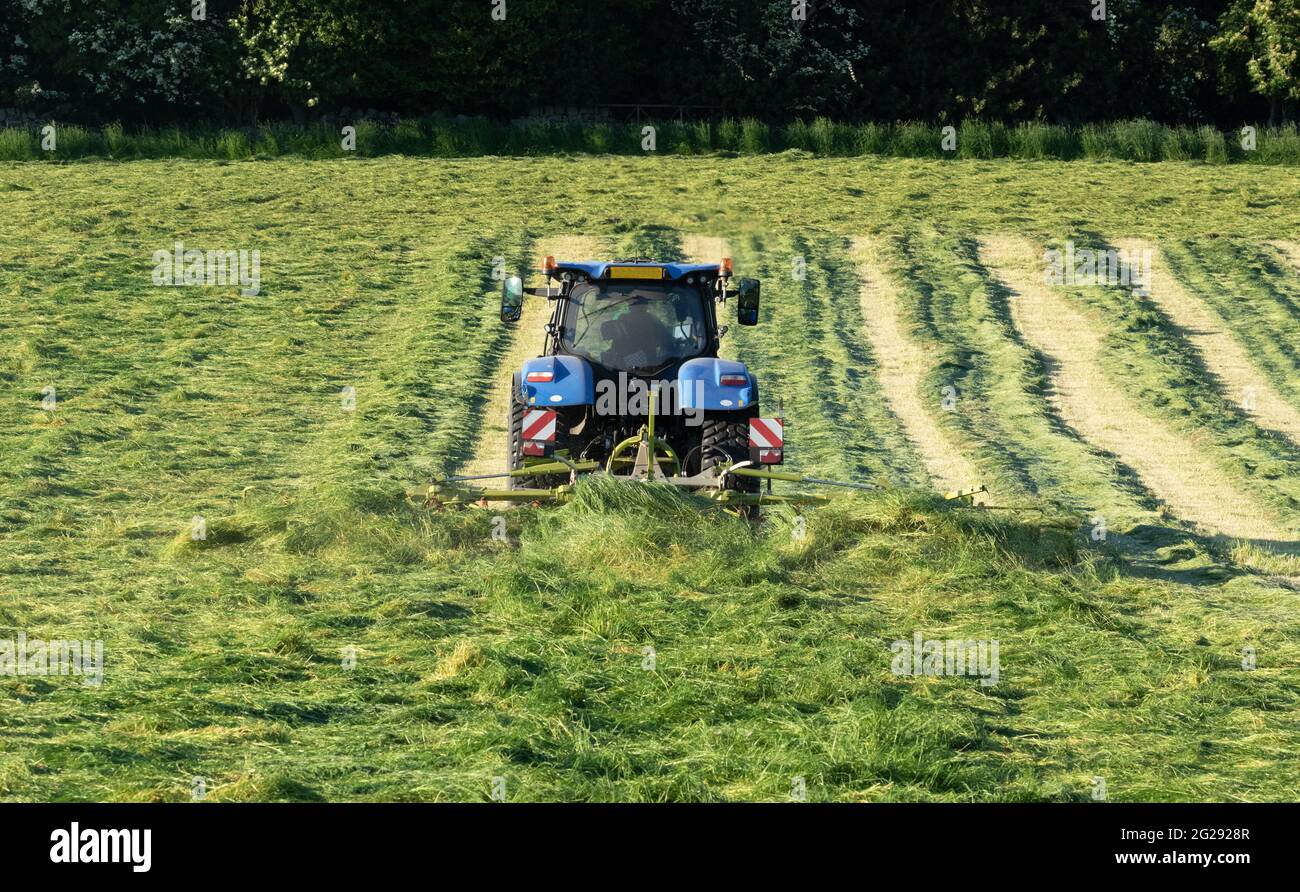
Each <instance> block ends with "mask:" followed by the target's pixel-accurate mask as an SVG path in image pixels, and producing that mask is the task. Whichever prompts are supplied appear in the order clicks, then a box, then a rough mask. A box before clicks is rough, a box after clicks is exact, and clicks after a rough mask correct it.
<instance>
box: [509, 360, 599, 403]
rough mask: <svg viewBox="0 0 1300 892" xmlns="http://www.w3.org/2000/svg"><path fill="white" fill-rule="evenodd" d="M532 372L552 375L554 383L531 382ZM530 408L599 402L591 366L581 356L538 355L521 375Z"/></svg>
mask: <svg viewBox="0 0 1300 892" xmlns="http://www.w3.org/2000/svg"><path fill="white" fill-rule="evenodd" d="M530 372H540V373H542V374H545V373H548V372H549V373H550V375H551V380H550V381H529V380H528V374H529V373H530ZM519 380H520V382H521V383H522V386H523V397H524V403H525V404H526V405H529V406H538V407H540V406H589V405H591V404H592V403H593V402H595V399H596V392H595V385H594V384H593V383H592V376H591V366H589V365H588V364H587V361H586V360H585V359H583V358H581V357H579V356H538V357H537V358H535V359H530V360H528V361H527V362H525V363H524V365H523V368H521V369H520V372H519Z"/></svg>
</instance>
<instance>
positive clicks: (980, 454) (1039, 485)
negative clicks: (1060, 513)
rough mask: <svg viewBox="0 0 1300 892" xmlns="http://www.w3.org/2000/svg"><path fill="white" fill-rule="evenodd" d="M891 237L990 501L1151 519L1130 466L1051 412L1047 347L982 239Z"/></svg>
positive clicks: (910, 305)
mask: <svg viewBox="0 0 1300 892" xmlns="http://www.w3.org/2000/svg"><path fill="white" fill-rule="evenodd" d="M890 244H891V246H892V254H893V256H894V258H895V265H894V267H893V269H892V270H891V272H892V274H893V275H894V277H895V281H896V283H897V285H898V288H899V292H900V294H901V295H903V296H904V298H905V299H904V300H903V301H901V304H902V306H903V307H904V310H905V312H906V314H907V318H908V319H909V321H910V322H911V325H912V333H913V335H914V337H915V338H916V339H917V340H918V342H919V343H920V344H921V345H922V346H923V347H924V348H925V349H926V351H927V353H928V354H929V355H930V356H932V357H933V368H932V370H931V372H930V373H929V375H928V377H927V378H926V382H925V388H926V391H927V393H928V394H929V395H930V399H931V401H932V405H933V407H934V410H935V413H936V416H937V417H938V418H939V420H940V423H941V424H942V425H944V427H945V428H946V429H947V430H948V431H949V433H950V435H951V436H952V438H953V441H954V442H955V443H957V444H960V446H961V447H962V448H963V450H964V451H965V452H966V453H967V454H968V455H970V456H971V457H972V458H973V460H974V461H975V463H976V464H977V465H978V467H979V468H980V470H981V472H982V473H984V474H985V475H986V476H985V480H984V482H985V483H986V484H987V485H988V486H989V488H990V490H991V491H992V492H993V497H992V498H991V499H990V501H991V502H992V503H994V504H1025V503H1029V504H1045V505H1050V506H1054V507H1056V508H1058V509H1060V510H1064V511H1068V512H1071V513H1072V514H1074V515H1076V516H1077V519H1078V523H1079V528H1080V529H1081V530H1083V529H1085V521H1090V519H1091V518H1092V517H1093V516H1095V515H1097V514H1100V515H1102V516H1103V517H1105V518H1106V519H1107V521H1108V523H1110V524H1111V526H1112V527H1115V528H1119V527H1122V526H1123V525H1131V524H1133V523H1136V522H1138V521H1139V520H1143V519H1149V516H1150V513H1149V509H1150V508H1151V505H1150V502H1149V499H1148V498H1147V497H1146V495H1145V494H1144V493H1142V492H1141V490H1140V487H1139V486H1138V485H1137V484H1136V482H1135V481H1134V480H1133V479H1132V477H1131V475H1129V474H1127V473H1126V472H1125V470H1124V469H1122V468H1120V467H1117V466H1116V465H1115V464H1114V463H1113V462H1112V461H1109V460H1107V459H1105V458H1104V457H1103V456H1101V455H1099V454H1097V453H1096V452H1095V451H1094V450H1093V449H1092V448H1091V447H1090V446H1089V445H1088V444H1086V443H1084V442H1082V441H1081V440H1080V439H1079V438H1078V436H1077V435H1076V434H1074V432H1073V431H1071V430H1069V429H1068V428H1066V427H1065V426H1064V425H1063V423H1062V422H1061V420H1060V419H1059V418H1057V417H1056V416H1055V415H1054V414H1053V413H1052V412H1051V410H1050V407H1049V406H1048V404H1047V402H1046V398H1045V391H1046V388H1047V376H1046V371H1045V368H1044V365H1043V360H1042V357H1040V356H1038V355H1037V354H1036V352H1035V351H1034V350H1033V349H1032V348H1030V347H1029V346H1028V345H1026V344H1025V343H1024V341H1023V340H1022V339H1021V337H1020V336H1019V334H1018V333H1017V331H1016V329H1015V325H1014V324H1013V322H1012V321H1011V316H1010V311H1009V308H1008V305H1007V301H1008V300H1009V299H1011V295H1010V294H1009V292H1008V291H1007V290H1006V288H1004V287H1003V286H1002V285H1001V284H1000V283H999V282H997V281H996V280H994V278H993V277H992V275H991V274H990V272H989V271H988V270H987V269H985V268H984V267H983V266H982V264H981V263H980V260H979V254H978V251H979V249H978V244H977V243H976V242H975V241H974V240H973V239H971V238H967V237H962V236H955V235H951V234H945V233H941V232H938V231H936V230H934V229H931V228H924V227H922V228H918V229H915V230H913V231H910V232H908V233H907V234H905V235H902V236H899V237H897V238H895V239H893V240H892V241H891V242H890ZM946 388H952V390H946ZM945 398H946V399H947V403H946V404H945ZM945 405H947V406H949V407H950V408H945Z"/></svg>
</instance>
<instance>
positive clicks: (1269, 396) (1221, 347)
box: [1114, 239, 1300, 446]
mask: <svg viewBox="0 0 1300 892" xmlns="http://www.w3.org/2000/svg"><path fill="white" fill-rule="evenodd" d="M1114 244H1115V245H1116V247H1117V248H1118V249H1119V250H1120V251H1121V252H1124V253H1125V254H1127V256H1130V257H1136V256H1143V255H1145V256H1149V257H1151V259H1152V263H1151V273H1150V277H1151V281H1150V282H1149V283H1148V291H1149V293H1148V295H1147V296H1148V297H1149V298H1150V299H1151V301H1152V303H1153V304H1155V306H1156V307H1158V308H1159V310H1160V312H1162V313H1164V314H1165V316H1166V317H1167V318H1168V319H1169V321H1170V322H1171V323H1173V325H1174V327H1175V328H1176V330H1177V331H1178V333H1179V335H1180V336H1181V337H1182V338H1184V339H1185V340H1186V341H1187V342H1188V343H1189V344H1190V345H1191V346H1192V347H1193V348H1194V349H1195V351H1196V353H1197V354H1198V356H1199V358H1200V361H1201V363H1202V365H1203V366H1204V367H1205V369H1206V371H1208V372H1209V373H1210V374H1211V375H1212V376H1213V377H1214V379H1215V380H1216V381H1217V383H1218V385H1219V391H1220V393H1221V394H1222V396H1223V397H1224V398H1225V399H1226V400H1228V401H1229V402H1235V403H1236V404H1237V405H1239V406H1240V407H1241V408H1242V409H1244V410H1245V411H1246V412H1247V413H1249V414H1250V415H1251V416H1252V417H1253V418H1254V419H1255V422H1256V423H1257V424H1258V425H1259V426H1260V427H1262V428H1264V429H1266V430H1269V431H1274V432H1276V433H1278V434H1280V435H1281V436H1283V437H1286V438H1287V439H1289V440H1290V441H1291V445H1293V446H1300V409H1297V408H1296V406H1295V405H1293V404H1292V403H1291V402H1289V401H1288V400H1287V399H1286V398H1285V397H1283V396H1282V394H1281V393H1279V392H1278V391H1277V390H1276V389H1274V387H1273V386H1272V384H1271V383H1270V381H1269V376H1268V375H1266V374H1265V373H1264V372H1263V371H1262V369H1261V367H1260V366H1259V365H1258V364H1257V363H1256V362H1255V361H1254V360H1253V359H1252V358H1251V356H1250V355H1249V354H1248V353H1247V351H1246V348H1245V342H1243V341H1241V340H1239V339H1238V338H1237V337H1236V336H1235V335H1234V334H1233V333H1232V331H1231V329H1230V327H1229V326H1228V324H1227V323H1226V321H1225V320H1224V318H1223V317H1222V316H1220V315H1219V314H1218V313H1217V312H1216V311H1215V310H1214V308H1213V306H1212V305H1210V304H1208V303H1206V302H1205V301H1203V300H1202V299H1201V297H1200V295H1199V294H1196V293H1194V291H1192V290H1191V289H1189V287H1188V286H1187V285H1185V284H1184V283H1183V282H1181V281H1179V280H1178V279H1177V278H1176V277H1175V276H1174V275H1173V274H1172V272H1171V270H1170V267H1169V261H1168V257H1167V255H1166V253H1165V252H1164V250H1163V249H1161V248H1158V247H1157V246H1156V245H1154V244H1153V243H1151V242H1149V241H1147V240H1145V239H1118V240H1115V242H1114ZM1282 349H1286V348H1285V347H1283V348H1282ZM1297 385H1300V378H1295V377H1294V376H1293V380H1292V385H1291V386H1292V387H1294V386H1297Z"/></svg>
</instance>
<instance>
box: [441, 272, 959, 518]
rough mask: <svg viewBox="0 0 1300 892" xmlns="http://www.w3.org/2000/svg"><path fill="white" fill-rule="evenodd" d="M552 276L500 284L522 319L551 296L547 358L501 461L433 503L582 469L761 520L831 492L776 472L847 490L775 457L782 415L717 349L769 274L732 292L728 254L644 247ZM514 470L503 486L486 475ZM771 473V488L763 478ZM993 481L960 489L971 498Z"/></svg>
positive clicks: (559, 492) (529, 385) (553, 479)
mask: <svg viewBox="0 0 1300 892" xmlns="http://www.w3.org/2000/svg"><path fill="white" fill-rule="evenodd" d="M543 272H544V273H545V275H546V280H547V284H546V285H545V286H541V287H531V288H527V287H524V283H523V280H522V279H520V278H519V277H517V276H510V277H508V278H507V279H506V280H505V282H504V283H503V285H502V291H501V318H502V320H504V321H505V322H508V323H515V322H518V321H519V319H520V318H521V316H522V315H523V305H524V301H525V299H527V298H530V297H531V298H534V299H539V300H540V299H545V300H547V301H548V302H549V309H550V321H549V322H547V323H546V326H545V334H546V337H545V341H544V344H543V349H542V351H541V354H542V355H540V356H538V357H536V358H534V359H530V360H528V361H526V362H525V363H524V364H523V367H522V368H520V369H519V370H518V371H516V372H515V373H514V376H513V380H512V386H511V396H510V404H509V409H508V412H509V417H508V418H507V419H506V421H507V434H506V442H505V469H504V470H503V471H502V472H501V473H496V474H480V475H474V476H451V477H439V478H435V479H434V480H433V481H431V483H430V485H429V489H428V497H427V500H426V504H429V505H436V506H441V505H450V504H468V503H480V504H483V503H487V502H492V501H524V502H544V501H552V502H563V501H566V500H567V499H568V498H569V497H570V496H571V495H572V493H573V491H574V489H573V488H574V485H575V484H576V482H577V479H578V476H579V475H581V474H603V475H606V476H609V477H613V478H614V479H619V480H627V481H629V482H635V481H657V482H660V483H664V484H667V485H670V486H676V487H680V488H682V489H685V490H689V491H691V492H694V493H697V494H700V495H703V496H706V497H708V498H711V499H713V500H714V501H716V502H719V503H721V504H724V505H727V506H730V507H734V508H737V509H739V511H740V512H741V513H742V514H745V515H747V516H750V517H753V516H755V515H756V513H757V511H758V509H759V506H760V505H763V504H768V503H776V502H785V503H792V504H821V503H824V502H826V501H827V498H826V497H825V496H821V495H812V494H807V493H791V494H781V495H774V494H773V493H772V482H773V481H774V480H781V481H788V482H792V483H804V484H812V485H814V486H829V487H840V488H849V489H875V488H876V487H875V486H874V485H873V484H869V483H856V482H845V481H836V480H823V479H818V478H814V477H808V476H804V475H802V474H797V473H791V472H789V471H785V470H784V469H782V468H779V467H776V466H777V465H780V464H781V463H782V462H783V460H784V455H785V421H784V420H783V418H782V417H781V413H780V412H779V411H778V412H777V413H776V415H775V417H763V416H762V415H761V414H760V412H759V394H758V381H757V380H756V379H755V377H754V376H753V374H751V373H750V371H749V369H748V368H746V367H745V364H744V363H743V362H737V361H736V360H731V359H723V358H721V357H719V356H718V347H719V342H720V341H721V338H722V336H723V334H725V333H726V330H727V326H725V325H720V324H719V321H718V317H719V308H722V307H725V306H726V304H727V302H728V301H729V300H731V299H732V298H735V301H736V322H737V323H739V324H740V325H755V324H757V323H758V305H759V282H758V280H757V279H745V278H742V279H740V280H738V281H737V283H736V288H735V290H734V291H733V290H732V289H731V288H730V282H731V278H732V276H731V261H730V259H724V260H723V261H722V263H721V264H718V265H714V264H700V263H661V262H658V261H654V260H646V259H644V258H635V259H632V260H614V261H581V262H576V261H568V262H559V263H557V262H556V261H555V258H553V257H547V258H546V262H545V265H544V268H543ZM489 479H504V480H505V481H506V485H505V487H503V488H483V487H480V486H479V485H478V484H479V482H480V481H483V480H489ZM765 483H766V491H765V492H764V491H762V489H761V487H762V486H763V485H764V484H765ZM983 491H984V488H983V487H979V488H978V489H971V490H959V491H957V492H952V493H949V494H948V495H947V497H948V498H949V499H958V500H966V499H969V498H972V497H973V495H974V494H975V493H979V492H983Z"/></svg>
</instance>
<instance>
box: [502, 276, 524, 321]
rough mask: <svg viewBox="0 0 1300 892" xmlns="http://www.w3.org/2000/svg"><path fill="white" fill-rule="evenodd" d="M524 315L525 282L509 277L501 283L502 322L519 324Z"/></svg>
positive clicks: (516, 277) (515, 277)
mask: <svg viewBox="0 0 1300 892" xmlns="http://www.w3.org/2000/svg"><path fill="white" fill-rule="evenodd" d="M523 313H524V280H523V279H521V278H519V277H518V276H509V277H508V278H507V279H506V280H505V281H504V282H502V283H501V321H502V322H518V321H519V317H520V316H522V315H523Z"/></svg>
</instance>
